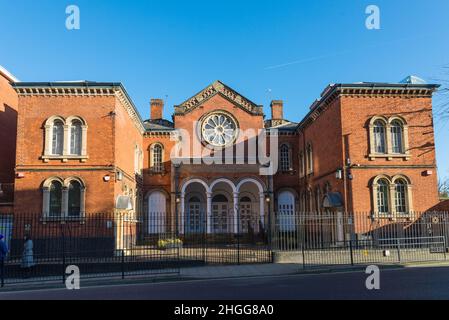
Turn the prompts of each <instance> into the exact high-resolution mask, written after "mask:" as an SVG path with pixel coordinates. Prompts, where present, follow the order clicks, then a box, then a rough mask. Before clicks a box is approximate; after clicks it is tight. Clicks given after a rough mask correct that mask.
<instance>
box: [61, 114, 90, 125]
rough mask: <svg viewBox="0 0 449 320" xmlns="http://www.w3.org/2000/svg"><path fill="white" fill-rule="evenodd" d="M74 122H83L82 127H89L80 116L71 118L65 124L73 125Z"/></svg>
mask: <svg viewBox="0 0 449 320" xmlns="http://www.w3.org/2000/svg"><path fill="white" fill-rule="evenodd" d="M74 121H79V122H81V125H83V126H85V125H87V123H86V120H84V118H82V117H80V116H70V117H68V118H67V119H66V121H65V123H66V124H67V125H70V124H72V123H73V122H74Z"/></svg>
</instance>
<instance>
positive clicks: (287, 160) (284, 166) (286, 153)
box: [280, 144, 292, 172]
mask: <svg viewBox="0 0 449 320" xmlns="http://www.w3.org/2000/svg"><path fill="white" fill-rule="evenodd" d="M280 164H281V171H282V172H288V171H291V170H292V165H291V153H290V148H289V146H288V145H286V144H283V145H282V146H281V152H280Z"/></svg>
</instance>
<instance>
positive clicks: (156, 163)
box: [150, 144, 164, 173]
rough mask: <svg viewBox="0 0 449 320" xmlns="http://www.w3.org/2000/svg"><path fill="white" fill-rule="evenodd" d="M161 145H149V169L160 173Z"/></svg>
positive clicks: (161, 170) (161, 162)
mask: <svg viewBox="0 0 449 320" xmlns="http://www.w3.org/2000/svg"><path fill="white" fill-rule="evenodd" d="M163 151H164V149H163V147H162V146H161V145H160V144H155V145H154V146H152V147H151V155H150V156H151V164H150V165H151V171H153V172H154V173H161V172H163V170H164V167H163Z"/></svg>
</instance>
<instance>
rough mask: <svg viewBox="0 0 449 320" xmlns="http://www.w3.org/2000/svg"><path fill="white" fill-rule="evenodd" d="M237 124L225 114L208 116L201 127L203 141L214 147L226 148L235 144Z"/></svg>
mask: <svg viewBox="0 0 449 320" xmlns="http://www.w3.org/2000/svg"><path fill="white" fill-rule="evenodd" d="M236 129H237V124H236V123H235V120H234V119H233V118H231V116H229V115H227V114H225V113H214V114H211V115H209V116H207V117H206V118H205V119H204V121H203V124H202V126H201V133H202V137H203V140H204V141H205V142H207V143H208V144H210V145H212V146H214V147H225V146H228V145H230V144H231V143H233V142H234V140H235V137H236V132H237V130H236Z"/></svg>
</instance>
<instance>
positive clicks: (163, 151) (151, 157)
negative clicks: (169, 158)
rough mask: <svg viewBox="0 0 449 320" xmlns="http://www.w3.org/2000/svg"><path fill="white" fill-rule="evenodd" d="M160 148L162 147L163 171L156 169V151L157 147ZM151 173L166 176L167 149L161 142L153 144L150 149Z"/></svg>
mask: <svg viewBox="0 0 449 320" xmlns="http://www.w3.org/2000/svg"><path fill="white" fill-rule="evenodd" d="M157 146H160V147H161V170H155V168H154V149H155V147H157ZM149 150H150V172H151V173H152V174H161V175H164V174H165V173H166V172H165V166H164V163H165V147H164V145H163V144H162V143H160V142H155V143H153V144H151V146H150V148H149Z"/></svg>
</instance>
